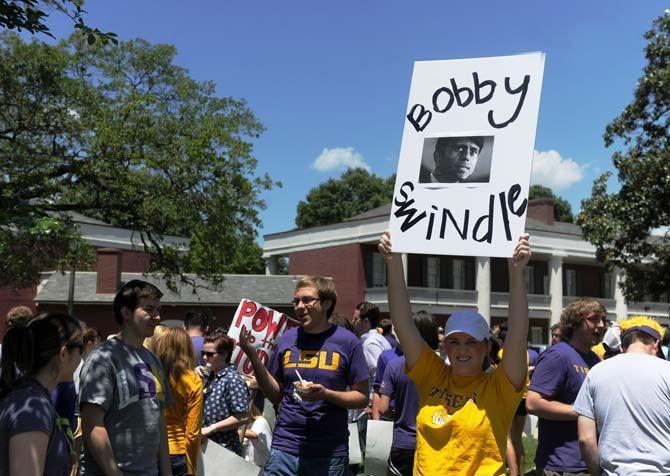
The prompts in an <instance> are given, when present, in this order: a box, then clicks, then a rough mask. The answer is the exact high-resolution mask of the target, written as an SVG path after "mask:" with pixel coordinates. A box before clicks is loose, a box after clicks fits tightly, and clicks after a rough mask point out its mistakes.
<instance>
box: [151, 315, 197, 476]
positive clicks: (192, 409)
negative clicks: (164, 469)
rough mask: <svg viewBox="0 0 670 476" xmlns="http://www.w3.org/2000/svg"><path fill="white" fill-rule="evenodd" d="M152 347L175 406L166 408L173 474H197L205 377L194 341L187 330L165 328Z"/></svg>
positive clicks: (179, 475)
mask: <svg viewBox="0 0 670 476" xmlns="http://www.w3.org/2000/svg"><path fill="white" fill-rule="evenodd" d="M152 350H153V352H154V354H155V355H156V357H158V359H159V360H160V361H161V364H162V365H163V370H164V371H165V375H166V376H167V378H168V383H169V385H170V393H171V394H172V405H170V406H169V407H167V408H165V410H164V412H163V413H164V415H165V425H166V427H167V439H168V448H169V450H170V465H171V466H172V476H185V475H194V474H196V471H197V465H198V450H199V449H200V428H201V427H202V408H203V393H202V380H201V379H200V377H198V375H196V373H195V372H194V371H193V370H192V369H193V367H194V366H195V357H194V354H193V343H192V342H191V338H190V337H189V335H188V334H187V333H186V331H185V330H184V329H181V328H166V329H165V330H164V331H163V332H161V333H160V335H158V336H156V337H154V340H153V342H152Z"/></svg>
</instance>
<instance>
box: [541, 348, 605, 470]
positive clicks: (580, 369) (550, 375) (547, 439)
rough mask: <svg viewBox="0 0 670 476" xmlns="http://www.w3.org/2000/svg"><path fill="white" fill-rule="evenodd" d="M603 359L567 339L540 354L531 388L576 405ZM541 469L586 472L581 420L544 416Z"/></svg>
mask: <svg viewBox="0 0 670 476" xmlns="http://www.w3.org/2000/svg"><path fill="white" fill-rule="evenodd" d="M598 362H600V359H599V358H598V356H597V355H596V354H595V353H594V352H590V351H589V352H588V353H586V354H583V353H581V352H579V351H578V350H577V349H575V348H574V347H572V346H571V345H570V344H568V343H567V342H559V343H558V344H556V345H553V346H551V347H549V348H548V349H547V350H545V351H544V352H543V353H542V354H540V357H539V359H538V360H537V364H536V365H535V372H534V373H533V376H532V377H531V379H530V386H529V387H528V390H532V391H534V392H537V393H539V394H541V395H543V396H545V397H546V398H548V399H549V400H555V401H559V402H561V403H565V404H567V405H572V404H573V403H574V401H575V399H576V398H577V394H578V393H579V389H580V388H581V386H582V383H583V382H584V379H585V378H586V374H587V372H588V371H589V369H590V368H591V367H593V366H594V365H596V364H597V363H598ZM535 464H536V466H537V468H538V469H547V470H551V471H558V472H573V473H579V472H585V471H586V464H585V463H584V462H583V461H582V454H581V451H580V449H579V437H578V435H577V420H570V421H557V420H546V419H544V418H540V419H539V422H538V446H537V452H536V453H535Z"/></svg>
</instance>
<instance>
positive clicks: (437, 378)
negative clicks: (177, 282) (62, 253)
mask: <svg viewBox="0 0 670 476" xmlns="http://www.w3.org/2000/svg"><path fill="white" fill-rule="evenodd" d="M379 250H380V252H381V253H382V254H383V255H384V256H385V258H386V261H387V269H388V303H389V319H385V318H382V314H381V313H380V310H379V308H378V307H377V306H376V305H374V304H372V303H369V302H363V303H361V304H359V305H358V306H356V308H355V309H353V310H352V312H351V314H350V315H343V314H337V313H334V309H335V307H336V304H337V292H336V289H335V283H334V282H333V280H331V279H328V278H321V277H305V278H303V279H301V280H300V281H299V282H298V283H297V285H296V288H295V292H294V295H293V300H292V305H293V309H294V314H295V318H296V319H297V320H298V321H299V323H300V325H299V326H298V327H293V328H290V329H288V330H287V331H286V332H285V333H284V334H283V335H282V336H281V337H280V338H279V340H278V342H277V346H276V349H275V350H274V352H273V354H272V356H271V358H270V361H269V362H268V363H267V365H266V364H264V363H263V361H261V359H260V358H259V357H258V355H257V352H256V348H255V347H254V344H253V339H252V338H251V336H250V333H249V332H248V331H247V329H246V328H245V327H243V328H242V330H241V331H240V335H239V339H238V340H237V342H236V341H235V340H234V339H233V338H231V337H230V336H229V335H228V333H227V332H226V330H225V329H221V328H219V329H210V319H209V318H208V316H207V315H205V314H203V313H200V312H188V313H186V315H185V316H184V319H183V321H184V322H183V326H182V327H170V328H168V327H164V326H162V325H161V323H160V307H161V302H160V301H161V297H162V293H161V291H160V290H159V289H158V288H157V287H156V286H154V285H153V284H150V283H148V282H146V281H141V280H132V281H129V282H127V283H125V284H123V285H122V286H121V288H120V289H119V290H118V292H117V294H116V296H115V298H114V303H113V309H112V310H111V312H110V314H112V313H113V315H114V319H115V320H116V322H117V324H118V327H119V332H118V333H116V334H114V335H111V336H108V337H107V338H106V339H104V340H103V339H102V336H100V334H99V333H98V332H97V331H96V330H95V329H94V328H91V327H86V325H85V324H83V323H82V322H81V321H79V320H77V319H75V318H73V317H72V316H69V315H67V314H57V313H48V314H41V315H38V316H36V317H34V316H33V315H32V312H31V311H30V309H28V308H25V307H18V308H14V309H12V310H11V311H10V313H9V314H8V316H7V321H6V322H7V326H6V333H5V336H4V338H3V341H2V347H1V348H0V350H1V354H2V356H1V361H0V364H1V365H0V371H1V375H0V399H1V400H0V476H5V475H7V476H10V475H11V476H16V475H30V476H33V475H34V476H39V475H58V476H64V475H70V474H80V475H84V476H89V475H124V474H125V475H158V474H161V475H174V476H177V475H195V474H198V466H199V464H201V448H202V447H203V445H210V444H211V445H220V446H221V447H223V448H225V449H226V450H228V451H230V452H232V453H235V454H237V455H238V456H240V457H243V458H245V459H247V461H249V462H252V463H254V464H256V465H257V466H259V467H263V474H266V475H306V476H307V475H342V476H344V475H348V474H358V473H359V472H362V471H363V469H362V468H359V467H355V466H350V464H349V428H351V424H352V423H353V422H356V425H357V428H358V433H359V436H360V441H361V450H362V451H363V452H364V451H365V446H366V445H365V441H366V436H367V435H366V431H367V423H368V422H369V420H386V421H390V422H392V425H393V435H392V443H391V449H390V454H389V458H388V474H390V475H412V474H416V475H433V474H454V475H468V474H473V475H474V474H482V475H501V474H511V475H519V474H523V468H524V458H525V455H524V450H523V445H522V438H521V435H522V431H523V428H524V423H525V422H526V418H527V414H531V415H535V416H537V418H538V429H537V435H538V436H537V439H538V447H537V451H536V454H535V460H534V463H535V470H534V471H535V474H537V475H543V476H555V475H562V476H566V475H582V474H583V475H587V474H590V475H600V474H607V475H638V474H670V453H669V452H668V448H670V413H669V412H668V408H670V362H668V361H667V358H668V347H667V345H668V339H669V336H668V335H666V332H665V330H666V329H665V328H664V327H662V326H661V325H660V324H659V323H658V322H657V321H655V320H654V319H651V318H649V317H644V316H638V317H635V318H631V319H628V320H625V321H622V322H619V323H617V324H616V325H610V324H609V323H608V322H607V319H606V311H605V307H604V306H603V304H602V303H600V302H599V301H597V300H596V299H592V298H581V299H577V300H575V301H573V302H571V303H570V304H569V305H568V306H567V307H566V308H565V309H564V311H563V313H562V315H561V319H560V323H559V324H558V325H555V326H552V327H551V329H550V331H551V335H550V336H551V345H550V346H549V347H548V348H547V349H546V350H543V351H542V352H541V353H540V352H538V351H537V350H538V349H534V348H532V347H531V346H529V345H528V342H527V336H528V325H529V324H528V322H529V318H528V303H527V299H526V292H525V286H524V267H525V266H526V264H527V263H528V261H529V259H530V257H531V247H530V243H529V237H528V236H527V235H523V236H521V237H520V238H519V241H518V243H517V246H516V248H515V250H514V255H513V257H512V258H511V259H510V260H509V262H508V264H509V266H508V267H509V308H508V319H507V322H506V323H505V324H504V325H502V326H490V325H489V323H488V322H487V320H486V319H485V318H484V317H483V316H482V315H480V314H479V313H477V312H476V311H470V310H468V311H457V312H454V313H453V314H451V316H449V318H448V319H447V320H446V323H445V324H444V328H442V327H439V326H438V324H437V323H436V321H435V319H434V318H433V316H431V315H430V314H428V313H427V312H425V311H418V312H412V308H411V305H410V300H409V297H408V291H407V288H406V283H405V277H404V275H405V273H404V269H403V262H402V259H401V257H400V256H399V255H397V254H394V253H393V252H392V242H391V236H390V234H389V233H388V232H386V233H385V234H384V235H383V236H382V237H381V239H380V243H379ZM236 345H239V346H240V348H241V350H242V351H243V352H244V353H245V354H246V356H247V357H248V359H249V362H250V363H251V365H252V366H253V376H244V375H241V374H240V373H239V372H238V371H237V369H236V368H235V367H234V366H233V365H232V364H231V357H232V355H233V349H234V348H235V346H236ZM266 403H268V405H267V406H266ZM268 407H272V408H273V409H274V413H275V414H276V419H274V422H271V421H268V419H267V418H266V417H265V416H264V410H268V409H269V408H268ZM271 423H273V424H271ZM200 469H202V468H200Z"/></svg>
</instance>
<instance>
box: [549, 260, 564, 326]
mask: <svg viewBox="0 0 670 476" xmlns="http://www.w3.org/2000/svg"><path fill="white" fill-rule="evenodd" d="M549 294H550V295H551V305H550V307H551V321H550V325H551V326H553V325H554V324H556V323H558V321H560V320H561V312H562V311H563V256H562V255H553V256H552V257H551V258H550V259H549Z"/></svg>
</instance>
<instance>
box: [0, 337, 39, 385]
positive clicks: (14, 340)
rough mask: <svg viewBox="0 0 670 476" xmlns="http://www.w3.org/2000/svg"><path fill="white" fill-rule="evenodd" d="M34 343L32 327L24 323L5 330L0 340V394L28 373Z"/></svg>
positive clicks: (30, 366) (31, 361) (30, 367)
mask: <svg viewBox="0 0 670 476" xmlns="http://www.w3.org/2000/svg"><path fill="white" fill-rule="evenodd" d="M34 345H35V339H34V338H33V332H32V329H31V328H30V327H28V326H27V325H26V324H20V325H15V326H12V327H11V328H10V329H9V330H8V331H7V333H6V334H5V337H4V339H3V340H2V363H1V367H0V368H1V369H2V370H1V371H2V383H1V385H0V396H4V394H5V393H7V392H8V391H9V390H11V389H12V388H14V385H15V384H16V381H17V380H18V378H19V376H20V375H22V374H24V375H25V374H28V373H30V370H31V369H32V367H33V356H34V354H35V351H34V349H33V347H34Z"/></svg>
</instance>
